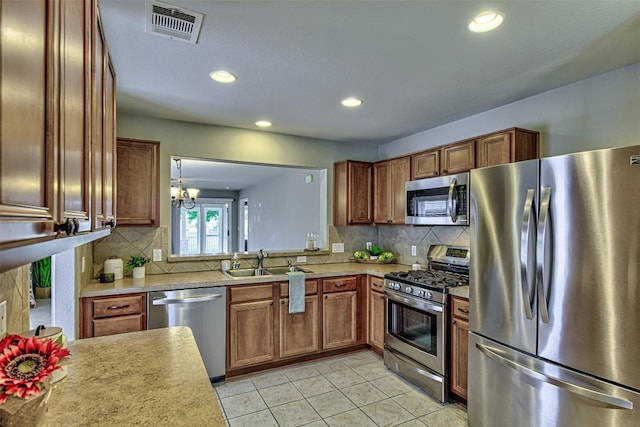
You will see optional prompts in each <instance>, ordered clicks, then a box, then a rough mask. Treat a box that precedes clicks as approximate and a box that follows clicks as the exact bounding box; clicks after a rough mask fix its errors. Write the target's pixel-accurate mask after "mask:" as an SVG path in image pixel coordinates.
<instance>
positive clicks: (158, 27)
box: [145, 0, 204, 44]
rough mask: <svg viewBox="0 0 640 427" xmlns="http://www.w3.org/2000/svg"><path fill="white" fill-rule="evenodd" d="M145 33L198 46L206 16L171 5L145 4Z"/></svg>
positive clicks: (152, 2) (151, 2)
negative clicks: (203, 20) (203, 19)
mask: <svg viewBox="0 0 640 427" xmlns="http://www.w3.org/2000/svg"><path fill="white" fill-rule="evenodd" d="M145 14H146V28H145V31H146V32H147V33H150V34H155V35H157V36H161V37H167V38H170V39H174V40H180V41H183V42H186V43H191V44H196V43H197V42H198V35H199V34H200V27H201V25H202V18H203V17H204V14H202V13H198V12H192V11H190V10H186V9H182V8H179V7H176V6H173V5H170V4H166V3H160V2H158V1H150V0H147V2H145Z"/></svg>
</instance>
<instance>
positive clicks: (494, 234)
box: [469, 160, 539, 353]
mask: <svg viewBox="0 0 640 427" xmlns="http://www.w3.org/2000/svg"><path fill="white" fill-rule="evenodd" d="M538 166H539V161H538V160H531V161H525V162H519V163H513V164H509V165H504V166H496V167H490V168H482V169H474V170H472V171H471V178H470V183H469V186H470V191H471V197H470V203H471V206H470V210H471V211H470V216H471V223H470V227H471V265H470V285H471V286H470V297H469V302H470V308H469V311H470V318H469V327H470V330H472V331H475V332H477V333H478V334H480V335H482V336H485V337H489V338H492V339H495V340H497V341H500V342H503V343H505V344H508V345H510V346H513V347H516V348H519V349H522V350H523V351H526V352H529V353H535V352H536V313H537V310H536V306H535V302H536V301H535V255H536V254H535V245H536V224H537V216H536V209H537V205H538V200H537V188H538Z"/></svg>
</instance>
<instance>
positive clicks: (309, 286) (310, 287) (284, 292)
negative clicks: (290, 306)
mask: <svg viewBox="0 0 640 427" xmlns="http://www.w3.org/2000/svg"><path fill="white" fill-rule="evenodd" d="M317 293H318V281H317V280H307V281H305V282H304V294H305V295H313V294H317ZM288 296H289V284H288V283H280V297H288Z"/></svg>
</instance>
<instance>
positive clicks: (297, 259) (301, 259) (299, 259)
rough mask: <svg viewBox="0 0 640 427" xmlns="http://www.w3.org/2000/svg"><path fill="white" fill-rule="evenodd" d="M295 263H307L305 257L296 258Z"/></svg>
mask: <svg viewBox="0 0 640 427" xmlns="http://www.w3.org/2000/svg"><path fill="white" fill-rule="evenodd" d="M296 262H307V257H306V256H304V255H300V256H299V257H297V258H296Z"/></svg>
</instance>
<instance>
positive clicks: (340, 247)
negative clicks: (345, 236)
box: [331, 243, 344, 254]
mask: <svg viewBox="0 0 640 427" xmlns="http://www.w3.org/2000/svg"><path fill="white" fill-rule="evenodd" d="M331 252H333V253H334V254H337V253H341V252H344V243H332V244H331Z"/></svg>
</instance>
